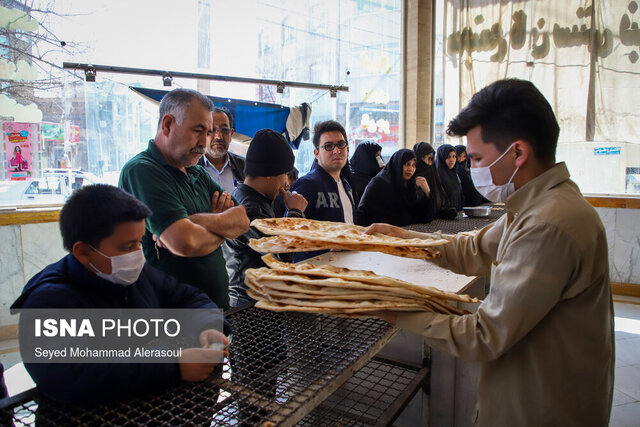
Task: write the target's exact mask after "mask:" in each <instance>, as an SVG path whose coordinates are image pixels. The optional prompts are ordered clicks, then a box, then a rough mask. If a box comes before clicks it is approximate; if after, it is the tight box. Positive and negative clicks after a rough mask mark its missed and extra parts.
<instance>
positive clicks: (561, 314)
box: [369, 79, 614, 426]
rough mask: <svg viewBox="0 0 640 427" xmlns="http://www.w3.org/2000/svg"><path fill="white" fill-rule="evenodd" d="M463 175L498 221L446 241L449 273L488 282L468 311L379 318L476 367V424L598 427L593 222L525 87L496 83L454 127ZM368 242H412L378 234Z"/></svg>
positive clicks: (551, 119) (596, 230) (604, 401)
mask: <svg viewBox="0 0 640 427" xmlns="http://www.w3.org/2000/svg"><path fill="white" fill-rule="evenodd" d="M447 133H448V134H449V135H451V136H463V135H466V137H467V152H468V155H469V157H470V158H471V167H472V169H471V176H472V179H473V181H474V184H475V185H476V187H477V189H478V191H479V192H480V193H481V194H482V195H483V196H485V197H487V198H488V199H489V200H491V201H494V202H505V210H506V214H505V215H503V216H502V217H501V218H500V219H499V220H498V221H496V222H495V223H494V224H491V225H489V226H487V227H485V228H483V229H482V230H480V232H479V233H478V234H477V235H475V236H473V237H469V236H445V237H446V238H447V239H448V240H449V241H450V243H449V244H448V245H445V246H444V247H443V251H442V252H443V256H442V259H440V260H437V261H436V262H437V263H438V264H439V265H440V266H442V267H445V268H448V269H450V270H452V271H454V272H456V273H459V274H465V275H475V276H490V278H491V289H490V291H489V294H488V295H487V297H486V298H485V300H484V301H483V302H482V303H481V304H480V305H479V307H478V310H477V312H476V313H473V314H469V315H464V316H454V315H443V314H435V313H430V312H407V313H396V312H382V313H379V315H380V317H382V318H384V319H386V320H388V321H390V322H392V323H395V324H397V325H398V326H399V327H401V328H403V329H407V330H409V331H413V332H414V333H417V334H420V335H422V336H423V337H424V338H425V341H426V342H427V343H428V344H429V345H430V346H432V347H433V348H436V349H439V350H442V351H446V352H448V353H450V354H453V355H455V356H458V357H460V358H463V359H467V360H474V361H480V362H482V367H481V376H480V382H479V389H478V402H477V407H476V413H475V415H474V423H475V424H476V425H481V426H529V425H531V426H551V425H559V426H560V425H561V426H573V425H575V426H585V425H589V426H606V425H608V422H609V415H610V411H611V401H612V396H613V374H614V336H613V305H612V300H611V289H610V282H609V268H608V260H607V241H606V236H605V232H604V228H603V226H602V222H601V221H600V218H599V216H598V214H597V213H596V212H595V210H594V209H593V208H592V207H591V206H590V205H589V203H588V202H587V201H586V200H585V199H584V198H583V197H582V194H581V193H580V191H579V189H578V187H577V186H576V185H575V184H574V183H573V182H572V181H571V180H570V179H569V172H568V170H567V167H566V165H565V164H564V163H558V164H556V163H555V152H556V145H557V140H558V134H559V127H558V123H557V121H556V118H555V116H554V114H553V111H552V110H551V106H550V105H549V103H548V102H547V101H546V99H545V98H544V97H543V95H542V94H541V93H540V92H539V91H538V90H537V89H536V88H535V86H533V85H532V84H531V83H530V82H527V81H522V80H513V79H508V80H500V81H497V82H494V83H493V84H491V85H489V86H487V87H486V88H484V89H482V90H481V91H480V92H478V93H476V94H475V95H474V96H473V98H472V99H471V101H470V103H469V105H468V106H467V107H465V109H463V110H462V111H461V112H460V114H458V116H457V117H456V118H454V119H453V120H452V121H451V122H450V123H449V127H448V129H447ZM369 232H383V233H386V234H390V235H395V236H398V237H405V238H411V237H420V236H423V237H424V236H425V234H422V233H417V232H410V231H407V230H403V229H401V228H397V227H393V226H390V225H387V224H374V225H372V226H371V227H370V229H369Z"/></svg>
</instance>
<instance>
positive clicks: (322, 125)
mask: <svg viewBox="0 0 640 427" xmlns="http://www.w3.org/2000/svg"><path fill="white" fill-rule="evenodd" d="M325 132H340V133H341V134H342V136H343V137H344V140H345V141H347V132H346V131H345V130H344V127H343V126H342V125H341V124H340V123H338V122H336V121H335V120H327V121H324V122H318V123H316V125H315V126H314V127H313V146H314V147H316V148H318V146H319V145H320V137H321V136H322V134H323V133H325ZM347 142H348V141H347Z"/></svg>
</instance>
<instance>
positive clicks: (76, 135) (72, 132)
mask: <svg viewBox="0 0 640 427" xmlns="http://www.w3.org/2000/svg"><path fill="white" fill-rule="evenodd" d="M69 142H71V143H77V142H80V126H75V125H70V126H69Z"/></svg>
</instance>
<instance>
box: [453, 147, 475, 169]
mask: <svg viewBox="0 0 640 427" xmlns="http://www.w3.org/2000/svg"><path fill="white" fill-rule="evenodd" d="M453 148H454V149H455V150H456V157H458V156H459V155H460V154H462V153H464V154H467V147H465V146H464V145H456V146H455V147H453ZM460 167H462V168H465V169H466V170H469V168H470V167H471V161H470V160H469V156H467V158H466V159H464V162H459V161H458V160H457V159H456V168H460Z"/></svg>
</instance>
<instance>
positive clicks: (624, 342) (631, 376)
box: [609, 297, 640, 427]
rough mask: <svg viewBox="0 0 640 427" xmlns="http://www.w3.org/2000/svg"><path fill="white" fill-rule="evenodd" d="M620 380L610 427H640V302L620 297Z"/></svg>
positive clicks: (617, 318) (617, 317) (617, 314)
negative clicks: (639, 426)
mask: <svg viewBox="0 0 640 427" xmlns="http://www.w3.org/2000/svg"><path fill="white" fill-rule="evenodd" d="M615 300H616V301H628V303H623V302H615V303H614V310H615V321H616V326H615V328H616V379H615V388H614V393H613V408H612V410H611V421H610V422H609V426H610V427H637V426H638V425H640V298H622V297H616V298H615Z"/></svg>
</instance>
